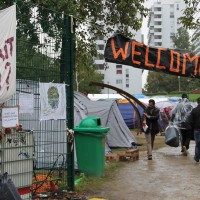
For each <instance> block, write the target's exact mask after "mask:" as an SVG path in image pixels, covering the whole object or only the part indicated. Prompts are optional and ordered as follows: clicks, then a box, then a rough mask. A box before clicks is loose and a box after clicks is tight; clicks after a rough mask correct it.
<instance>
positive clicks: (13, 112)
mask: <svg viewBox="0 0 200 200" xmlns="http://www.w3.org/2000/svg"><path fill="white" fill-rule="evenodd" d="M17 124H19V107H18V106H16V107H3V108H2V127H4V128H11V127H16V125H17Z"/></svg>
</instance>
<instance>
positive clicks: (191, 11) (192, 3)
mask: <svg viewBox="0 0 200 200" xmlns="http://www.w3.org/2000/svg"><path fill="white" fill-rule="evenodd" d="M184 1H185V3H186V9H185V10H184V13H183V16H182V17H180V21H181V23H182V24H183V25H184V27H186V28H187V29H193V30H195V34H194V40H196V39H198V38H199V37H200V32H199V31H198V30H199V29H200V16H199V13H200V1H199V0H184Z"/></svg>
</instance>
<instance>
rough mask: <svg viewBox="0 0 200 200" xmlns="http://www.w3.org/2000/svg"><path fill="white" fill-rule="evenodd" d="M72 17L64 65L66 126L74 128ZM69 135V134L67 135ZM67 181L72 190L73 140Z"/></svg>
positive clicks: (70, 144) (70, 145)
mask: <svg viewBox="0 0 200 200" xmlns="http://www.w3.org/2000/svg"><path fill="white" fill-rule="evenodd" d="M73 29H74V27H73V17H72V16H66V34H67V35H66V39H67V42H66V46H67V48H66V65H67V80H66V81H67V82H66V83H67V126H68V128H69V129H73V128H74V87H73V85H74V71H73V69H74V33H73ZM68 137H69V136H68ZM67 141H68V142H67V183H68V189H69V190H74V149H73V148H72V147H73V146H74V144H73V142H74V141H72V142H71V141H69V138H68V140H67Z"/></svg>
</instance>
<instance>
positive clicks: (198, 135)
mask: <svg viewBox="0 0 200 200" xmlns="http://www.w3.org/2000/svg"><path fill="white" fill-rule="evenodd" d="M197 104H198V105H197V107H196V108H193V109H192V111H191V113H190V115H189V117H188V119H189V120H188V122H189V124H190V125H191V127H192V129H193V130H194V139H195V143H196V145H195V156H194V160H195V161H196V162H199V159H200V97H199V98H198V99H197Z"/></svg>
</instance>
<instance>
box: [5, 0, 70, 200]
mask: <svg viewBox="0 0 200 200" xmlns="http://www.w3.org/2000/svg"><path fill="white" fill-rule="evenodd" d="M65 17H66V16H65V15H64V14H63V13H57V12H54V11H51V10H48V9H46V8H44V7H38V6H37V7H36V6H34V5H31V2H29V1H19V2H18V3H17V66H16V67H17V92H16V94H15V95H13V97H12V99H10V100H9V101H8V102H6V104H5V106H16V105H19V95H20V93H26V94H33V97H34V111H33V114H23V113H22V114H20V124H22V127H23V130H28V131H30V132H31V133H33V156H31V157H30V159H29V160H31V163H32V168H31V167H30V166H28V165H30V163H28V164H27V165H26V164H25V163H24V162H19V163H18V167H19V168H21V169H23V167H25V168H31V169H32V170H31V171H30V173H31V177H32V180H31V182H32V186H31V188H30V191H29V193H30V194H31V193H32V194H35V193H45V192H49V191H52V192H55V191H54V190H55V189H59V188H62V187H63V186H64V187H65V186H66V179H67V177H66V171H65V170H66V159H67V135H66V120H48V121H41V120H40V94H39V82H56V83H61V82H65V80H66V79H67V76H68V72H67V68H66V58H65V56H66V53H65V52H66V49H67V48H68V46H67V35H66V24H65ZM2 150H3V149H2ZM1 162H3V163H2V164H4V165H5V164H7V161H6V160H1ZM22 173H23V172H22ZM30 173H29V175H30ZM18 178H19V181H20V179H21V178H23V179H26V177H21V176H19V177H18ZM28 178H30V177H28ZM17 187H18V188H23V187H25V185H23V184H18V185H17ZM26 198H27V199H30V198H31V195H28V196H26ZM26 198H23V199H26Z"/></svg>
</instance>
